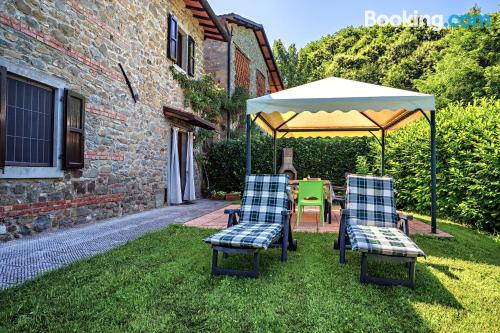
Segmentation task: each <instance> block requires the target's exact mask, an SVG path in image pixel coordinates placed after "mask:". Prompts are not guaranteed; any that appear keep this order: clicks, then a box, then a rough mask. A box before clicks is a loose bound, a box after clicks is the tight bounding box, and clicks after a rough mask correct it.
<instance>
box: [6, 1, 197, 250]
mask: <svg viewBox="0 0 500 333" xmlns="http://www.w3.org/2000/svg"><path fill="white" fill-rule="evenodd" d="M169 13H173V14H174V15H175V16H176V17H177V18H178V19H179V22H180V23H181V24H182V26H183V27H184V28H185V29H186V30H187V31H188V32H189V33H190V35H191V36H192V37H193V38H194V39H195V41H196V44H197V47H196V55H195V59H196V65H195V71H196V72H195V77H196V78H201V77H202V75H203V67H204V61H203V44H204V38H203V31H202V29H201V28H200V26H199V24H198V21H197V20H196V19H194V18H193V16H192V13H191V11H190V10H189V9H187V8H186V7H185V2H184V1H183V0H157V1H151V2H148V5H145V4H144V2H143V1H137V0H118V1H105V0H95V1H78V0H67V1H59V0H58V1H52V0H37V1H31V0H30V1H28V0H24V1H23V0H20V1H0V59H1V60H2V61H4V60H5V61H7V62H8V63H10V64H13V65H14V66H15V67H18V68H23V70H24V71H25V72H26V71H27V70H28V71H29V70H32V71H36V72H37V73H39V74H40V73H41V74H42V75H47V76H50V77H53V78H57V79H58V80H62V81H64V82H65V87H66V88H68V89H70V90H73V91H75V92H77V93H80V94H82V95H83V96H84V97H85V98H86V100H87V104H86V114H87V117H86V118H85V152H84V155H85V167H84V168H83V169H81V170H67V171H63V172H62V177H60V178H50V179H46V178H39V179H6V178H2V175H0V207H2V210H3V212H1V213H0V214H3V215H1V217H0V241H2V240H11V239H14V238H19V237H23V236H24V235H30V234H32V233H36V232H42V231H44V230H49V229H52V230H54V229H57V228H59V227H61V226H64V227H68V226H72V225H75V224H80V223H88V222H93V221H96V220H100V219H105V218H111V217H115V216H120V215H124V214H130V213H134V212H139V211H143V210H147V209H152V208H155V207H161V206H163V204H164V196H165V185H166V177H165V175H166V171H167V170H168V166H169V163H168V162H169V161H168V156H169V147H168V143H169V142H170V133H171V127H172V126H177V127H179V128H183V129H185V130H192V127H191V126H190V125H189V124H186V123H182V122H176V121H173V120H172V119H167V118H165V116H164V115H163V112H162V108H163V106H165V105H167V106H171V107H175V108H184V97H183V91H182V89H181V87H180V85H179V84H178V82H176V81H175V80H174V79H173V78H172V75H171V73H170V70H169V67H170V66H171V64H172V63H171V61H169V60H168V59H167V58H166V53H167V52H166V47H167V45H166V40H167V30H168V29H167V24H168V20H167V17H168V14H169ZM124 40H125V41H126V43H124V42H123V41H124ZM119 63H120V64H122V65H123V67H124V69H125V71H126V73H127V75H128V77H129V79H130V82H131V84H132V86H133V88H134V90H135V92H136V93H137V94H138V95H139V101H138V102H137V103H134V102H133V100H132V98H131V96H130V92H129V90H128V87H127V85H126V84H125V82H124V79H123V76H122V73H121V71H120V69H119V67H118V64H119ZM7 67H8V70H9V65H7ZM187 111H191V110H190V109H189V108H188V109H187ZM56 139H58V138H56ZM199 176H200V175H199V172H198V170H197V168H196V166H195V179H199ZM195 183H196V185H197V186H198V195H199V192H200V186H199V185H200V182H199V181H197V180H195ZM23 205H25V206H23ZM38 205H40V207H37V206H38ZM14 206H15V207H16V208H15V209H14ZM10 207H11V208H10ZM48 207H51V208H50V209H49V208H48ZM38 208H43V209H40V210H36V209H38ZM5 210H8V211H9V213H8V214H4V213H5ZM13 212H15V213H13ZM5 230H7V232H6V233H5V232H4V231H5Z"/></svg>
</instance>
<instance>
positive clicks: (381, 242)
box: [347, 225, 425, 257]
mask: <svg viewBox="0 0 500 333" xmlns="http://www.w3.org/2000/svg"><path fill="white" fill-rule="evenodd" d="M347 233H348V234H349V239H350V240H351V245H352V250H358V251H362V252H368V253H376V254H383V255H389V256H400V257H420V256H425V253H424V251H422V250H421V249H420V248H419V247H418V246H417V244H415V243H414V242H413V241H412V240H411V239H410V238H409V237H408V236H406V235H405V234H404V233H403V232H402V231H401V230H399V229H396V228H386V227H374V226H364V225H349V226H348V227H347Z"/></svg>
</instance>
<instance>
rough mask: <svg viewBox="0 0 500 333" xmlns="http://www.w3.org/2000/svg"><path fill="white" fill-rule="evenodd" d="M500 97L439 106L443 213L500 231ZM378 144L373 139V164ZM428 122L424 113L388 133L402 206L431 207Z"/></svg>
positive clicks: (390, 165) (389, 168) (389, 165)
mask: <svg viewBox="0 0 500 333" xmlns="http://www.w3.org/2000/svg"><path fill="white" fill-rule="evenodd" d="M499 113H500V101H499V100H496V101H490V100H481V101H477V102H476V103H474V104H470V105H468V106H466V107H463V106H461V105H459V104H450V105H449V106H448V107H446V108H444V109H442V110H439V111H438V112H436V122H437V134H436V136H437V191H438V192H437V198H438V202H437V206H438V214H439V215H440V216H447V217H450V218H452V219H453V220H455V221H457V222H461V223H464V224H468V225H471V226H473V227H476V228H480V229H484V230H487V231H490V232H498V231H500V214H499V212H500V201H499V200H498V195H499V193H500V149H499V147H500V136H499V133H500V117H499V116H498V114H499ZM379 152H380V146H379V145H378V144H373V154H374V162H373V163H374V168H377V167H378V166H379V165H380V160H379V158H378V156H379V155H380V154H379ZM429 157H430V145H429V124H428V123H427V121H426V120H425V119H423V118H422V119H421V120H419V121H418V122H415V123H412V124H410V125H408V126H406V127H404V128H402V129H400V130H399V131H397V132H394V133H392V134H390V135H388V136H387V140H386V154H385V158H386V168H385V171H386V173H387V174H389V175H392V176H393V177H394V179H395V181H396V188H397V202H398V204H399V205H401V207H402V208H404V209H407V210H411V211H417V212H422V213H428V212H429V210H430V158H429Z"/></svg>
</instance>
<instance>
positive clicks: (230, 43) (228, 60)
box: [224, 20, 233, 140]
mask: <svg viewBox="0 0 500 333" xmlns="http://www.w3.org/2000/svg"><path fill="white" fill-rule="evenodd" d="M224 26H225V27H226V30H227V31H228V33H229V40H228V42H227V98H228V99H230V98H231V45H232V44H233V28H231V29H229V26H228V25H227V21H226V20H224ZM226 112H227V135H226V139H227V140H229V137H230V135H229V132H230V129H231V114H230V112H229V110H226Z"/></svg>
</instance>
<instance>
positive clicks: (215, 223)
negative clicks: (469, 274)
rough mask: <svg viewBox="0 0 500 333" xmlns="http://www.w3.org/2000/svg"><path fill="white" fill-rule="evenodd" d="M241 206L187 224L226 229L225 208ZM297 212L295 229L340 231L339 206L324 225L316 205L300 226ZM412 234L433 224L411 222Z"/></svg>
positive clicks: (441, 233) (426, 231)
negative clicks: (330, 221)
mask: <svg viewBox="0 0 500 333" xmlns="http://www.w3.org/2000/svg"><path fill="white" fill-rule="evenodd" d="M228 208H239V205H230V206H227V207H225V208H222V209H219V210H216V211H214V212H212V213H209V214H207V215H203V216H200V217H198V218H196V219H194V220H191V221H189V222H186V223H185V225H186V226H190V227H198V228H216V229H224V228H226V225H227V215H224V209H228ZM295 218H296V214H293V216H292V228H293V230H294V231H301V232H327V233H330V232H333V233H338V231H339V226H340V224H339V223H340V211H339V208H338V207H333V209H332V224H328V222H327V221H325V224H324V225H321V223H320V222H319V209H318V208H316V207H306V208H305V213H304V215H303V216H302V221H301V223H300V225H299V226H297V225H296V223H295ZM410 235H432V233H431V226H430V225H429V224H427V223H424V222H422V221H419V220H413V221H411V222H410ZM433 236H435V237H440V238H452V237H453V236H452V235H450V234H448V233H446V232H444V231H441V230H439V229H438V230H437V234H435V235H433Z"/></svg>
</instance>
